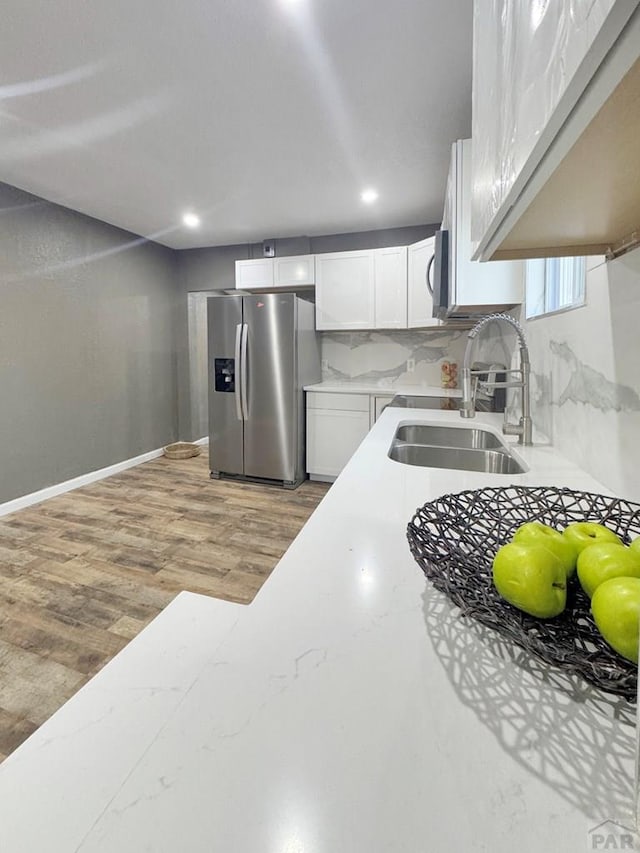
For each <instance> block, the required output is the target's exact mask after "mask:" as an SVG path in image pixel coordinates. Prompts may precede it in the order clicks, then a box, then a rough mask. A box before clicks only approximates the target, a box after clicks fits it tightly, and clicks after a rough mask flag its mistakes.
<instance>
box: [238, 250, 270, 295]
mask: <svg viewBox="0 0 640 853" xmlns="http://www.w3.org/2000/svg"><path fill="white" fill-rule="evenodd" d="M262 287H273V258H258V259H256V260H252V261H236V288H237V289H238V290H259V289H260V288H262Z"/></svg>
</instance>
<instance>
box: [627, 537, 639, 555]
mask: <svg viewBox="0 0 640 853" xmlns="http://www.w3.org/2000/svg"><path fill="white" fill-rule="evenodd" d="M629 548H631V549H632V550H633V551H637V552H638V554H640V536H638V538H637V539H634V540H633V542H632V543H631V545H629Z"/></svg>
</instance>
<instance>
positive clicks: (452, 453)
mask: <svg viewBox="0 0 640 853" xmlns="http://www.w3.org/2000/svg"><path fill="white" fill-rule="evenodd" d="M389 457H390V458H391V459H394V460H395V461H396V462H402V463H403V464H404V465H419V466H421V467H423V468H453V469H456V470H459V471H484V472H485V473H487V474H522V473H523V471H524V468H523V467H522V466H521V465H520V463H519V462H518V461H517V460H516V459H514V458H513V456H510V455H509V454H508V453H505V452H504V451H500V450H474V449H472V448H468V447H464V448H462V447H430V446H429V445H425V444H406V443H404V442H394V443H393V444H392V445H391V450H390V451H389Z"/></svg>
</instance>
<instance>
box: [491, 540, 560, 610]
mask: <svg viewBox="0 0 640 853" xmlns="http://www.w3.org/2000/svg"><path fill="white" fill-rule="evenodd" d="M493 583H494V585H495V588H496V589H497V590H498V592H499V593H500V595H501V596H502V597H503V598H504V599H505V600H506V601H508V602H509V604H513V606H514V607H517V608H518V609H519V610H524V612H525V613H529V614H530V615H531V616H538V617H539V618H540V619H550V618H551V617H552V616H557V615H558V614H559V613H562V611H563V610H564V608H565V605H566V603H567V575H566V572H565V570H564V568H563V567H562V563H561V562H560V560H559V559H558V558H557V557H556V556H555V554H552V553H551V551H549V549H548V548H545V547H543V546H542V545H537V544H535V545H534V544H530V543H527V544H526V545H525V544H521V543H520V542H510V543H509V544H508V545H503V546H502V548H500V549H499V551H498V553H497V554H496V556H495V558H494V560H493Z"/></svg>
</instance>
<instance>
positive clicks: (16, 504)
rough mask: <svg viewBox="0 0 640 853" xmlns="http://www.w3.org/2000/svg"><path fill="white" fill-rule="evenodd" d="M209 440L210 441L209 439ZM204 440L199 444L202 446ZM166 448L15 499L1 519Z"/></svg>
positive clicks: (1, 511) (0, 506)
mask: <svg viewBox="0 0 640 853" xmlns="http://www.w3.org/2000/svg"><path fill="white" fill-rule="evenodd" d="M207 440H208V439H207ZM201 442H204V439H201V441H199V442H198V444H200V443H201ZM163 451H164V448H162V447H161V448H159V450H150V451H149V452H148V453H143V454H142V455H141V456H134V457H133V458H132V459H125V460H124V462H117V463H116V464H115V465H109V466H108V467H107V468H100V470H99V471H90V472H89V473H88V474H81V475H80V476H79V477H74V478H73V479H72V480H65V482H64V483H56V485H55V486H48V487H47V488H46V489H40V490H39V491H37V492H32V493H31V494H30V495H23V496H22V497H20V498H15V499H14V500H12V501H7V502H6V503H3V504H0V517H1V516H3V515H9V513H11V512H16V511H17V510H19V509H25V508H26V507H28V506H33V504H39V503H41V502H42V501H46V500H48V499H49V498H55V496H56V495H62V494H64V493H65V492H71V491H72V490H73V489H79V488H80V486H87V485H89V483H95V482H96V480H104V478H105V477H111V476H112V474H118V473H119V472H120V471H126V470H127V468H135V466H136V465H141V464H142V463H143V462H150V461H151V460H152V459H157V458H158V456H162V454H163Z"/></svg>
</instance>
